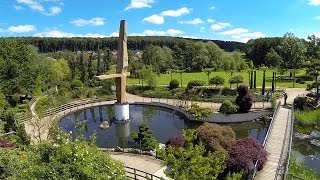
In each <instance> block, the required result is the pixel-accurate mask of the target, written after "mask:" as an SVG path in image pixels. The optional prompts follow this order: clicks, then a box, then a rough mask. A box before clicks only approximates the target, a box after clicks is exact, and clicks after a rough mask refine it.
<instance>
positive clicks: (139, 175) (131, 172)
mask: <svg viewBox="0 0 320 180" xmlns="http://www.w3.org/2000/svg"><path fill="white" fill-rule="evenodd" d="M125 172H126V176H127V177H128V178H129V179H147V180H158V179H163V178H160V177H158V176H155V175H153V174H150V173H147V172H145V171H141V170H138V169H135V168H131V167H128V166H125Z"/></svg>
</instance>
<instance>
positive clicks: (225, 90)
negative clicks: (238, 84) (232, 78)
mask: <svg viewBox="0 0 320 180" xmlns="http://www.w3.org/2000/svg"><path fill="white" fill-rule="evenodd" d="M221 95H224V96H235V95H237V90H236V89H230V88H228V87H224V88H223V89H222V90H221Z"/></svg>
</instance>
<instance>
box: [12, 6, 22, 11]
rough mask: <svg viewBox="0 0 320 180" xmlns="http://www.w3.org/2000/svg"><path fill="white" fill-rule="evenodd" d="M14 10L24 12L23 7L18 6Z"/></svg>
mask: <svg viewBox="0 0 320 180" xmlns="http://www.w3.org/2000/svg"><path fill="white" fill-rule="evenodd" d="M13 8H14V9H15V10H23V9H24V8H23V7H22V6H17V5H15V6H13Z"/></svg>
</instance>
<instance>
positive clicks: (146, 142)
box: [131, 124, 158, 151]
mask: <svg viewBox="0 0 320 180" xmlns="http://www.w3.org/2000/svg"><path fill="white" fill-rule="evenodd" d="M131 137H132V139H133V140H134V141H135V142H136V143H140V142H141V145H142V149H143V150H145V151H150V150H154V149H155V148H156V146H157V144H158V142H157V140H156V139H155V138H154V136H153V134H152V131H151V129H150V127H148V126H147V125H146V124H141V125H139V132H138V133H136V132H132V133H131Z"/></svg>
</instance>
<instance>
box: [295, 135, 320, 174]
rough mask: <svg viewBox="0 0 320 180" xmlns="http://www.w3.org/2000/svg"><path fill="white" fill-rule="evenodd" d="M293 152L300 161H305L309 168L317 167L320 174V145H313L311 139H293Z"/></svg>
mask: <svg viewBox="0 0 320 180" xmlns="http://www.w3.org/2000/svg"><path fill="white" fill-rule="evenodd" d="M292 145H293V146H292V152H293V154H294V155H295V156H296V158H297V160H298V161H299V162H304V163H305V165H306V167H307V168H309V169H315V170H316V171H317V173H318V175H320V147H317V146H315V145H312V144H311V143H310V141H308V140H305V141H302V140H298V139H297V138H294V139H293V143H292Z"/></svg>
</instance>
